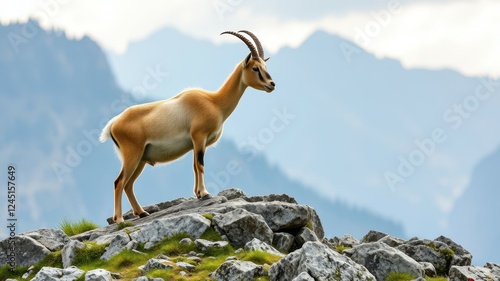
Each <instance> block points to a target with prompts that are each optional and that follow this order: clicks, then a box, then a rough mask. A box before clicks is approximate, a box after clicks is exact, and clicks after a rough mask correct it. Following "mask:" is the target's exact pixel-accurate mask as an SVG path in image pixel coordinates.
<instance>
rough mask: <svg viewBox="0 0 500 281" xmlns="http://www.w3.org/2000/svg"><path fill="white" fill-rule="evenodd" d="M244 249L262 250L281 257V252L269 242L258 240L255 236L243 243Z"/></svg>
mask: <svg viewBox="0 0 500 281" xmlns="http://www.w3.org/2000/svg"><path fill="white" fill-rule="evenodd" d="M244 249H245V251H262V252H267V253H269V254H273V255H276V256H280V257H283V256H285V255H283V254H282V253H280V252H279V251H278V250H276V249H275V248H273V247H272V246H270V245H269V244H267V243H265V242H262V241H260V240H259V239H257V238H254V239H252V240H251V241H250V242H248V243H246V244H245V247H244Z"/></svg>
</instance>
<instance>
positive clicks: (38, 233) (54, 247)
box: [23, 228, 70, 252]
mask: <svg viewBox="0 0 500 281" xmlns="http://www.w3.org/2000/svg"><path fill="white" fill-rule="evenodd" d="M23 235H24V236H28V237H31V238H33V239H35V240H36V241H38V242H39V243H40V244H42V245H43V246H44V247H45V248H47V249H48V250H49V251H51V252H54V251H59V250H61V249H62V248H63V247H64V245H66V244H67V243H68V242H69V240H70V239H69V237H68V235H66V233H64V232H63V231H62V230H54V229H49V228H42V229H37V230H32V231H28V232H25V233H23Z"/></svg>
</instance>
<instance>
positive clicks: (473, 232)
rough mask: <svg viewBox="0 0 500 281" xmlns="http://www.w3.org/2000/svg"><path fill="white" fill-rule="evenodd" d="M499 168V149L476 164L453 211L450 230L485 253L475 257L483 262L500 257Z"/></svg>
mask: <svg viewBox="0 0 500 281" xmlns="http://www.w3.org/2000/svg"><path fill="white" fill-rule="evenodd" d="M499 167H500V150H499V149H497V150H495V151H494V152H493V153H491V154H490V155H489V156H488V157H485V158H484V159H483V160H482V161H481V162H479V163H478V164H477V166H476V167H475V169H474V173H473V174H472V178H471V181H470V184H469V186H468V187H467V190H466V191H465V192H464V193H463V194H462V196H461V197H460V199H458V200H457V203H456V204H455V206H454V208H453V210H452V211H451V212H450V225H451V231H450V232H452V233H454V234H455V235H457V239H460V240H461V241H465V242H464V246H467V247H469V248H470V249H471V251H473V252H474V251H477V252H480V253H482V254H481V255H480V256H478V257H477V258H476V259H475V263H476V264H480V265H482V264H484V263H485V262H488V261H489V262H491V261H494V260H492V258H493V257H497V260H498V257H499V253H498V249H500V242H499V241H498V237H499V236H500V230H499V229H498V227H497V225H498V214H500V206H499V205H498V198H500V174H499V173H498V169H499ZM486 257H487V258H486Z"/></svg>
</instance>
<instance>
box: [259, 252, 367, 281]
mask: <svg viewBox="0 0 500 281" xmlns="http://www.w3.org/2000/svg"><path fill="white" fill-rule="evenodd" d="M302 272H306V273H307V274H308V275H309V276H310V277H311V278H313V279H314V280H341V281H348V280H349V281H350V280H354V281H365V280H366V281H374V280H375V277H374V276H373V275H372V274H371V273H370V272H369V271H368V270H367V269H366V268H365V267H364V266H362V265H360V264H357V263H355V262H354V261H352V260H351V259H349V258H348V257H346V256H344V255H341V254H339V253H337V252H335V251H333V250H332V249H330V248H328V247H327V246H326V245H324V244H322V243H320V242H306V243H305V244H304V245H302V248H300V249H298V250H297V251H295V252H293V253H290V254H288V255H287V256H285V257H284V258H282V259H281V260H280V261H279V262H277V263H275V264H273V265H272V266H271V267H270V268H269V277H270V278H271V280H277V281H281V280H283V281H288V280H293V279H294V278H298V277H299V275H301V274H302ZM306 277H307V276H304V275H302V277H301V278H306ZM306 280H307V279H306Z"/></svg>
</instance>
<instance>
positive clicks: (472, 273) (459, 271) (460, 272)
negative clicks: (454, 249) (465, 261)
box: [449, 263, 500, 281]
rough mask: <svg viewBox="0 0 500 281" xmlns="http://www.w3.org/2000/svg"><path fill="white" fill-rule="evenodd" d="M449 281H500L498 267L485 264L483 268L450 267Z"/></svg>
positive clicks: (499, 266) (499, 267)
mask: <svg viewBox="0 0 500 281" xmlns="http://www.w3.org/2000/svg"><path fill="white" fill-rule="evenodd" d="M449 277H450V281H470V280H471V279H472V280H485V281H490V280H491V281H497V280H500V265H497V264H492V263H487V264H486V265H485V266H484V267H478V266H456V265H455V266H452V267H451V269H450V274H449Z"/></svg>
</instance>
